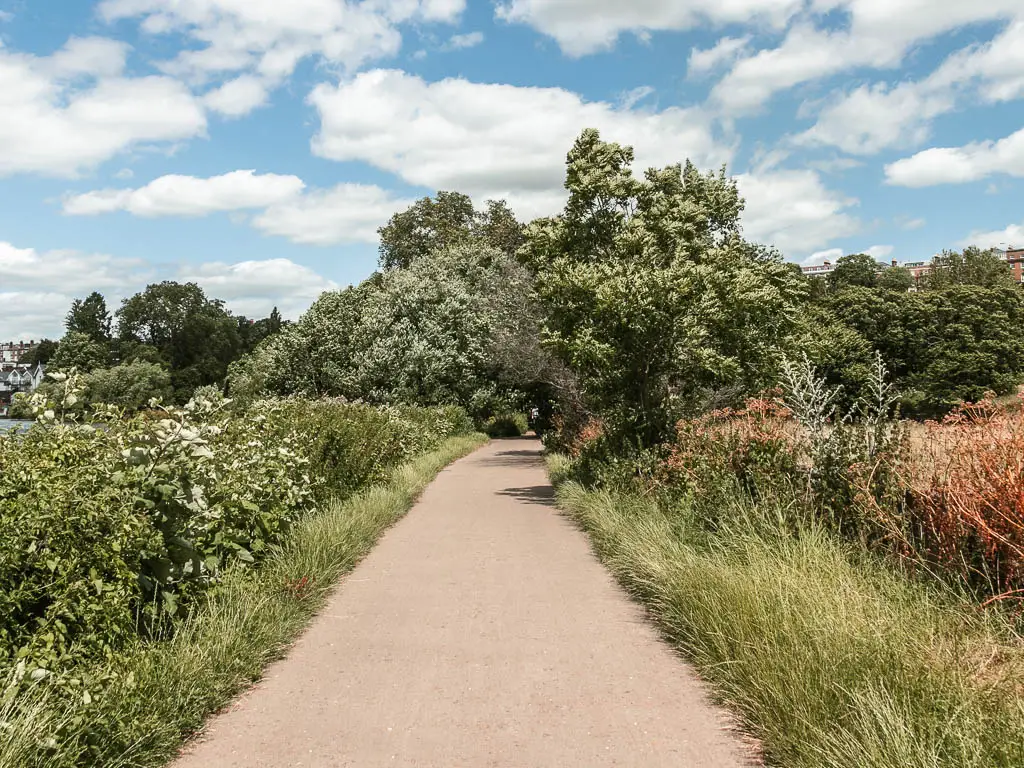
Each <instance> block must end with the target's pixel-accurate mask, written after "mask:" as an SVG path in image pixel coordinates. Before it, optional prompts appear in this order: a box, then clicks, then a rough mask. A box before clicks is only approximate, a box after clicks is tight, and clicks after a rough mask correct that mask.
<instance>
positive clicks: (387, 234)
mask: <svg viewBox="0 0 1024 768" xmlns="http://www.w3.org/2000/svg"><path fill="white" fill-rule="evenodd" d="M379 234H380V265H381V267H382V268H383V269H385V270H391V269H406V268H408V267H410V266H412V264H413V263H415V262H416V260H417V259H420V258H423V257H425V256H428V255H430V254H432V253H436V252H439V251H446V250H450V249H451V248H455V247H460V246H475V247H476V248H483V249H493V250H496V251H499V252H501V253H503V254H505V255H506V256H514V255H515V253H516V251H517V250H518V249H519V247H520V246H521V245H522V244H523V225H522V224H521V223H519V221H518V220H517V219H516V217H515V214H513V213H512V211H511V210H510V209H509V207H508V205H507V204H506V203H505V201H504V200H488V201H487V209H486V210H485V211H482V212H477V211H476V210H474V208H473V201H472V200H470V199H469V197H468V196H466V195H463V194H461V193H459V192H444V191H442V192H438V193H437V198H436V199H435V198H431V197H424V198H423V199H422V200H418V201H417V202H416V203H415V204H414V205H413V206H412V207H411V208H409V209H408V210H406V211H402V212H400V213H396V214H395V215H394V216H392V217H391V219H390V221H388V223H387V224H386V225H384V226H383V227H381V228H380V230H379Z"/></svg>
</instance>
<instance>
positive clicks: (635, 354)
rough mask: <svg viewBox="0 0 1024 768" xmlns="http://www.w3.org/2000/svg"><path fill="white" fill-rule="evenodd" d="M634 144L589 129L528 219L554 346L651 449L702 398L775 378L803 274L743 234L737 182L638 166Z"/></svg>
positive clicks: (595, 401)
mask: <svg viewBox="0 0 1024 768" xmlns="http://www.w3.org/2000/svg"><path fill="white" fill-rule="evenodd" d="M632 159H633V152H632V149H630V148H628V147H621V146H619V145H617V144H610V143H606V142H603V141H601V140H600V136H599V135H598V133H597V131H594V130H588V131H584V133H583V134H582V135H581V136H580V138H579V139H578V140H577V141H576V143H575V145H574V147H573V149H572V151H571V152H570V153H569V157H568V167H567V177H566V187H567V188H568V190H569V201H568V203H567V204H566V207H565V210H564V212H563V213H562V214H561V215H560V216H558V217H555V218H552V219H546V220H540V221H537V222H534V223H533V224H532V225H531V226H530V227H529V229H528V231H527V240H528V242H527V245H526V246H525V247H524V249H523V251H522V254H523V257H524V259H525V260H526V262H527V263H528V264H529V265H530V266H531V267H532V268H533V269H535V270H536V271H537V274H538V282H537V286H538V287H537V290H538V295H539V297H540V300H541V305H542V307H543V309H544V312H545V314H546V317H545V332H546V340H547V343H548V344H549V345H550V348H551V349H553V350H555V351H556V353H557V354H558V356H559V357H560V358H561V359H562V360H563V361H565V363H567V364H568V366H569V367H570V368H571V369H572V370H573V372H574V373H576V374H577V375H578V376H579V378H580V382H581V384H582V388H583V391H584V394H585V400H586V404H587V406H588V407H589V408H591V409H592V410H594V411H596V412H597V413H598V414H600V415H601V417H602V418H603V419H604V420H605V422H606V424H607V425H608V426H609V428H610V432H611V433H612V434H616V435H619V436H620V437H621V438H622V439H623V440H624V441H626V442H627V443H632V444H635V445H636V444H638V445H641V446H650V445H654V444H655V443H657V442H658V441H659V440H661V439H663V438H664V437H666V436H667V434H668V432H669V430H670V428H671V425H672V423H673V422H674V420H675V419H677V418H678V417H679V415H680V414H682V413H684V412H685V411H686V410H687V409H691V408H694V407H697V406H698V404H699V403H700V402H701V401H702V400H704V401H707V400H709V399H711V400H713V399H715V398H720V397H726V398H728V397H734V396H735V395H736V394H737V393H740V392H743V391H748V390H750V389H756V388H759V387H762V386H764V385H765V384H766V383H768V382H769V381H771V379H772V378H773V376H774V374H775V370H776V366H777V362H778V358H779V355H778V352H777V349H778V346H779V344H780V342H781V341H782V339H783V338H784V337H786V336H787V335H788V334H789V333H790V331H791V328H792V325H793V321H794V318H795V314H796V313H795V304H796V302H797V301H798V300H799V299H800V298H801V297H802V295H803V292H804V288H803V282H802V280H801V279H800V278H799V277H798V276H797V275H796V274H795V273H794V272H793V271H792V270H791V269H789V268H787V267H786V266H784V265H783V264H782V261H781V258H780V257H779V256H778V255H777V254H775V253H773V252H771V251H769V250H767V249H764V248H761V247H758V246H754V245H751V244H749V243H746V242H744V241H743V240H741V239H740V237H739V214H740V211H741V210H742V207H743V203H742V200H741V199H740V197H739V193H738V191H737V188H736V185H735V182H733V181H730V180H729V179H727V178H726V177H725V174H724V171H722V172H721V173H719V174H713V173H709V174H707V175H704V174H701V173H700V172H699V171H697V169H696V168H694V167H693V166H692V165H691V164H689V163H687V164H686V166H685V168H684V167H681V166H678V165H676V166H670V167H668V168H665V169H661V170H655V169H652V170H649V171H648V172H647V173H646V174H645V178H644V179H643V180H640V179H637V178H635V177H634V176H633V174H632V171H631V170H630V167H629V166H630V163H631V162H632Z"/></svg>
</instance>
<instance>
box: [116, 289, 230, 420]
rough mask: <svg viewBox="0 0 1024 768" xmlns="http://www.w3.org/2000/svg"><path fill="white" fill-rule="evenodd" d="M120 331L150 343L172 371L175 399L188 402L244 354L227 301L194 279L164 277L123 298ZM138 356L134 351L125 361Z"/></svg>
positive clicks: (128, 339)
mask: <svg viewBox="0 0 1024 768" xmlns="http://www.w3.org/2000/svg"><path fill="white" fill-rule="evenodd" d="M117 321H118V336H119V339H120V341H121V342H122V343H123V344H127V345H128V349H129V350H130V349H131V345H132V344H138V345H144V346H146V347H151V348H153V349H155V350H157V352H158V353H159V356H160V360H161V361H162V362H163V363H164V364H165V365H166V366H167V367H168V368H169V369H170V371H171V383H172V386H173V389H174V398H175V399H176V400H177V401H179V402H184V401H186V400H188V398H189V397H191V394H192V392H193V391H194V390H195V389H196V388H197V387H200V386H204V385H207V384H214V383H217V382H219V381H221V380H223V378H224V376H225V374H226V373H227V369H228V365H229V364H230V363H231V361H232V360H234V359H236V358H237V357H238V356H239V354H241V349H242V344H241V339H240V337H239V333H238V323H237V321H236V320H235V318H233V317H232V316H231V315H230V314H229V313H228V312H227V311H226V310H225V309H224V303H223V302H222V301H220V300H217V299H210V298H208V297H207V296H206V294H205V293H204V292H203V289H202V288H200V287H199V286H198V285H196V284H195V283H184V284H182V283H176V282H171V281H165V282H162V283H157V284H154V285H150V286H148V287H147V288H146V290H144V291H142V292H141V293H138V294H136V295H135V296H132V297H131V298H129V299H125V301H124V302H123V304H122V305H121V308H120V309H119V310H118V311H117ZM137 359H140V357H139V356H137V355H135V354H131V355H130V356H129V357H127V358H122V362H131V361H132V360H137Z"/></svg>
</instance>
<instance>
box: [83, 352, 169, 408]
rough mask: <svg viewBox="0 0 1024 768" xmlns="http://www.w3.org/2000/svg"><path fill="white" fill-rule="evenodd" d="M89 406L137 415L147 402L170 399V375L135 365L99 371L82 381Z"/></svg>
mask: <svg viewBox="0 0 1024 768" xmlns="http://www.w3.org/2000/svg"><path fill="white" fill-rule="evenodd" d="M85 388H86V390H87V392H88V398H89V400H90V401H91V402H95V403H106V404H109V405H115V406H117V407H119V408H125V409H127V410H129V411H137V410H139V409H141V408H142V407H143V406H145V405H146V404H147V403H149V401H150V400H153V399H155V400H158V401H163V402H167V401H169V400H170V399H171V397H172V395H173V390H172V388H171V375H170V373H168V372H167V370H166V369H164V368H163V367H162V366H160V365H157V364H156V363H145V362H142V361H136V362H131V363H122V364H121V365H117V366H114V367H113V368H100V369H99V370H96V371H93V372H92V373H90V374H89V375H88V376H87V377H86V379H85Z"/></svg>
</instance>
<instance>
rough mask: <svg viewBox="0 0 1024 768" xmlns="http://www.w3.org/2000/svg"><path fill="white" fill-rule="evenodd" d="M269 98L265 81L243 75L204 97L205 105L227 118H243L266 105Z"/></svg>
mask: <svg viewBox="0 0 1024 768" xmlns="http://www.w3.org/2000/svg"><path fill="white" fill-rule="evenodd" d="M269 98H270V91H269V90H268V88H267V83H266V82H265V81H264V80H261V79H260V78H258V77H253V76H252V75H241V76H239V77H236V78H235V79H234V80H228V81H227V82H226V83H224V84H223V85H221V86H220V87H218V88H214V89H213V90H212V91H209V92H208V93H207V94H206V95H204V96H203V103H204V104H205V105H206V106H207V107H209V108H210V109H212V110H213V111H215V112H219V113H220V114H222V115H224V116H225V117H241V116H242V115H247V114H249V113H250V112H252V111H253V110H254V109H256V108H257V107H261V106H263V105H264V104H266V103H267V100H268V99H269Z"/></svg>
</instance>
